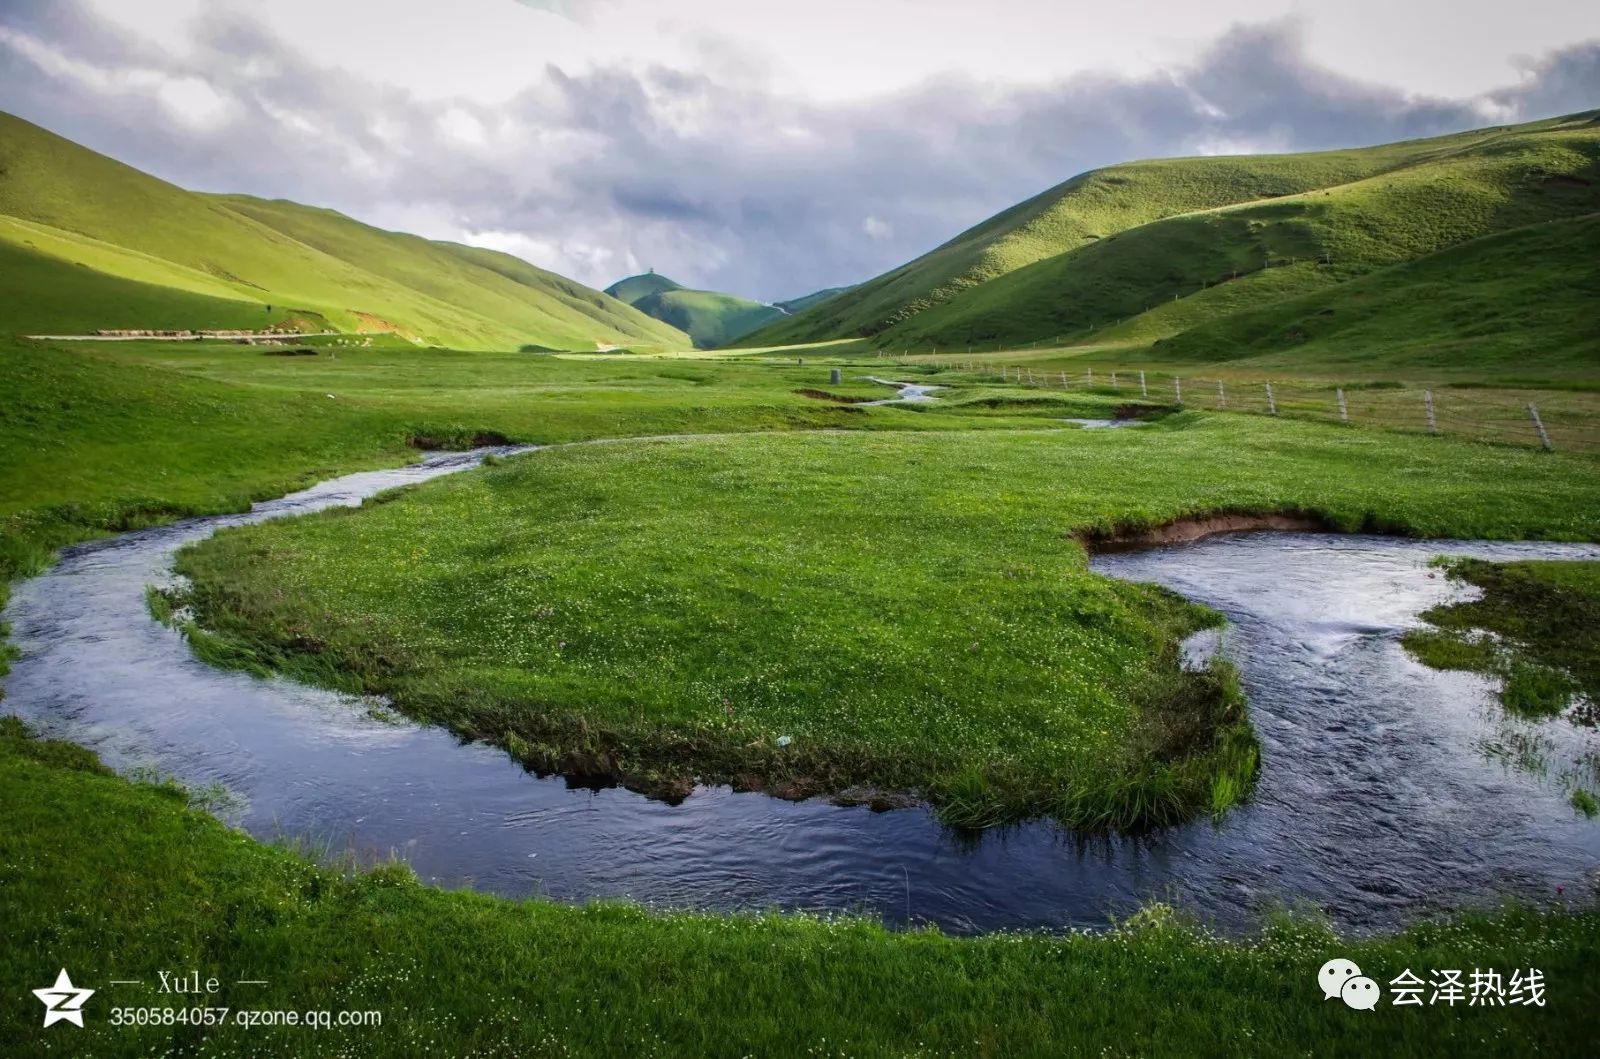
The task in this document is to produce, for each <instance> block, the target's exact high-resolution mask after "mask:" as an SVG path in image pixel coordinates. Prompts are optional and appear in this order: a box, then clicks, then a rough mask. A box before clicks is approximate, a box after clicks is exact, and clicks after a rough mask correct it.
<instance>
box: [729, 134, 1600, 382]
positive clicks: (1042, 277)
mask: <svg viewBox="0 0 1600 1059" xmlns="http://www.w3.org/2000/svg"><path fill="white" fill-rule="evenodd" d="M1596 210H1600V123H1597V119H1596V115H1594V114H1582V115H1576V116H1572V117H1568V118H1564V119H1552V120H1549V121H1543V122H1536V123H1532V124H1529V125H1522V126H1514V127H1509V128H1499V129H1488V130H1480V131H1477V132H1469V133H1461V134H1457V135H1453V136H1446V137H1437V138H1433V139H1427V140H1417V141H1412V142H1408V143H1401V144H1390V145H1386V146H1382V147H1373V148H1363V149H1356V150H1348V151H1331V152H1321V153H1315V154H1303V155H1277V156H1260V157H1243V158H1197V159H1173V160H1164V161H1154V162H1135V163H1129V164H1127V165H1120V166H1113V167H1110V168H1108V169H1102V170H1096V171H1094V172H1091V173H1086V174H1084V175H1082V176H1079V177H1075V178H1074V179H1072V180H1070V181H1068V182H1066V183H1065V184H1062V185H1060V186H1059V187H1056V188H1053V189H1051V190H1050V191H1048V192H1045V193H1044V194H1043V195H1040V196H1037V197H1035V198H1034V199H1030V200H1029V201H1027V202H1024V203H1022V204H1021V205H1018V206H1016V207H1013V208H1012V209H1010V210H1008V211H1006V212H1005V213H1002V214H1000V215H999V216H997V217H995V218H993V219H991V220H989V221H986V222H984V223H983V224H981V225H978V226H977V227H975V228H973V229H971V230H970V231H968V232H966V233H963V234H962V235H960V236H958V237H957V238H956V239H954V240H952V241H950V242H949V243H946V244H945V245H944V246H942V247H940V248H938V249H936V250H935V251H933V252H932V253H930V254H927V255H924V256H923V257H921V258H918V259H917V260H915V261H912V262H910V263H909V264H907V265H904V266H902V267H900V268H898V269H896V270H894V271H892V272H890V273H887V274H886V275H884V276H880V277H878V278H877V279H874V280H871V281H869V282H867V283H864V284H862V285H861V286H859V287H857V288H855V289H853V290H851V291H849V292H847V293H844V294H841V295H839V296H838V297H835V298H832V299H830V300H828V301H827V302H825V303H823V304H821V305H818V306H816V307H814V308H812V309H810V310H807V311H805V312H802V313H800V314H798V315H797V316H794V317H792V318H789V319H786V320H783V321H781V322H779V323H778V324H776V325H774V326H771V327H767V328H764V329H762V331H760V332H759V333H757V334H753V335H750V336H747V337H746V338H745V339H744V340H743V342H742V343H741V344H746V345H768V344H777V343H781V342H800V341H820V340H825V339H830V338H839V337H849V336H868V337H871V338H873V340H874V342H875V344H878V345H882V346H889V347H896V346H898V347H900V348H914V349H927V348H930V347H936V348H942V349H947V350H951V351H959V350H962V349H964V348H966V347H967V346H968V345H969V344H971V345H972V346H974V347H977V348H982V347H985V346H988V347H990V348H992V347H994V346H995V345H1015V344H1021V343H1028V342H1033V341H1036V340H1045V341H1059V342H1062V343H1072V342H1081V341H1096V342H1099V341H1105V340H1110V339H1111V338H1113V337H1120V338H1121V339H1122V340H1125V341H1129V342H1137V341H1146V342H1148V341H1154V340H1155V339H1158V338H1162V337H1166V336H1170V335H1175V334H1178V333H1180V332H1182V331H1185V330H1187V329H1189V328H1193V327H1199V326H1204V325H1206V324H1207V323H1208V322H1210V321H1215V320H1221V319H1223V318H1225V317H1227V316H1229V315H1230V314H1233V313H1236V312H1240V311H1252V310H1256V309H1260V308H1261V307H1262V306H1263V305H1266V304H1270V303H1271V302H1274V301H1277V300H1279V299H1282V298H1285V297H1294V296H1298V295H1302V294H1306V293H1308V292H1314V291H1325V292H1326V296H1327V297H1328V298H1330V299H1336V298H1337V297H1338V296H1337V295H1336V294H1334V293H1332V292H1333V291H1334V290H1336V289H1337V288H1338V287H1340V286H1341V285H1343V284H1346V283H1350V282H1353V281H1355V280H1358V279H1360V278H1361V277H1364V276H1368V275H1371V274H1374V273H1377V272H1379V271H1380V270H1385V269H1390V268H1393V267H1396V266H1399V265H1402V264H1405V263H1407V262H1413V261H1420V260H1421V259H1423V258H1425V257H1428V256H1430V255H1434V254H1437V253H1440V252H1442V251H1445V250H1447V249H1448V248H1450V247H1454V246H1459V245H1462V244H1465V243H1467V242H1469V241H1472V240H1475V239H1479V238H1482V237H1484V236H1488V235H1493V234H1495V233H1497V232H1508V231H1511V230H1513V229H1517V228H1521V227H1525V226H1528V225H1536V224H1542V223H1546V222H1550V221H1557V220H1562V219H1574V218H1578V217H1582V216H1584V215H1585V214H1589V213H1593V212H1595V211H1596ZM1454 260H1455V259H1453V258H1448V257H1446V258H1442V259H1441V261H1442V264H1437V265H1435V266H1434V267H1450V265H1451V263H1452V262H1453V261H1454ZM1518 267H1519V268H1523V269H1527V268H1535V269H1545V268H1556V267H1559V266H1557V265H1556V264H1554V263H1553V262H1549V261H1540V260H1533V261H1528V262H1523V263H1520V264H1519V265H1518ZM1526 278H1527V277H1523V279H1524V280H1525V279H1526ZM1550 279H1551V281H1550V282H1546V283H1540V284H1538V285H1539V286H1540V288H1541V289H1542V290H1544V291H1546V293H1547V294H1549V295H1550V296H1551V297H1553V298H1556V299H1569V300H1570V299H1577V298H1581V297H1582V292H1581V289H1580V288H1579V287H1577V286H1572V287H1570V288H1567V289H1564V288H1562V285H1561V283H1560V282H1559V281H1558V278H1557V277H1554V276H1552V277H1551V278H1550ZM1479 293H1480V295H1492V294H1493V293H1494V292H1492V291H1482V290H1480V292H1479ZM1506 319H1507V321H1508V323H1509V321H1510V319H1511V317H1507V318H1506ZM1437 323H1438V321H1435V324H1437ZM1414 337H1417V338H1419V339H1420V338H1422V337H1423V336H1421V335H1416V336H1414ZM1174 348H1176V347H1174ZM1195 348H1198V347H1195ZM1258 352H1259V350H1258Z"/></svg>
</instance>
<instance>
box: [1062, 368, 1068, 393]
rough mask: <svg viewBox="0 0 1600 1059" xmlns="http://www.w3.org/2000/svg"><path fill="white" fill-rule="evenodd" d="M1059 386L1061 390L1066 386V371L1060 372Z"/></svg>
mask: <svg viewBox="0 0 1600 1059" xmlns="http://www.w3.org/2000/svg"><path fill="white" fill-rule="evenodd" d="M1061 388H1062V389H1063V390H1065V389H1066V388H1067V373H1066V372H1062V373H1061Z"/></svg>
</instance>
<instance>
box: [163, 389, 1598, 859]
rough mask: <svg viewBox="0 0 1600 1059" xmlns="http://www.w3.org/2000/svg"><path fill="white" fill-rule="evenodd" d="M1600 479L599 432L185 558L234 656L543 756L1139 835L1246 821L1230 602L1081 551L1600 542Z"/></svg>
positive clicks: (918, 436) (963, 437)
mask: <svg viewBox="0 0 1600 1059" xmlns="http://www.w3.org/2000/svg"><path fill="white" fill-rule="evenodd" d="M1058 414H1059V413H1058ZM1380 453H1381V455H1380ZM1591 466H1592V465H1591V463H1590V462H1589V461H1587V460H1586V459H1583V458H1581V457H1566V458H1564V457H1561V456H1559V455H1557V456H1553V457H1552V456H1550V455H1548V454H1545V453H1542V452H1536V451H1532V450H1509V451H1500V450H1495V449H1490V448H1486V447H1484V446H1474V445H1465V444H1460V443H1451V442H1445V443H1442V444H1441V443H1440V442H1439V441H1438V440H1437V439H1423V438H1401V437H1395V436H1385V435H1372V434H1366V433H1353V432H1351V431H1347V430H1339V429H1338V428H1335V427H1328V426H1321V425H1313V424H1302V423H1293V424H1283V423H1273V422H1270V421H1266V420H1263V419H1255V418H1251V419H1246V418H1204V417H1200V416H1197V415H1195V414H1193V413H1184V414H1182V415H1176V416H1170V417H1167V418H1165V419H1163V420H1160V421H1157V422H1151V423H1146V424H1145V425H1143V426H1140V427H1138V428H1134V429H1125V430H1121V431H1088V430H1073V429H1066V430H1062V429H1055V430H1048V431H1042V432H1041V431H1038V430H1029V431H1017V430H987V431H948V432H927V433H904V432H890V433H828V434H823V435H817V434H803V435H802V434H789V435H783V436H772V435H760V436H756V435H750V436H730V437H720V438H699V439H684V440H676V441H648V442H639V443H635V444H615V445H603V446H572V447H566V448H559V449H551V450H548V451H542V452H536V453H532V454H528V455H524V456H519V457H515V458H513V459H509V460H507V461H506V462H505V464H504V465H503V466H496V467H494V468H491V469H489V470H487V471H485V472H483V473H481V474H474V475H469V476H465V477H462V478H460V479H457V480H453V481H449V482H440V483H437V484H434V485H430V486H428V487H426V488H422V489H418V490H415V491H414V492H410V493H407V494H405V495H401V496H398V497H394V498H383V499H380V500H376V501H373V502H369V504H368V505H367V506H366V508H365V509H364V510H360V511H354V512H352V511H344V510H341V511H338V512H328V513H325V514H321V515H317V516H312V517H308V518H303V519H296V520H292V521H288V522H279V523H272V524H265V525H260V526H254V527H248V528H243V529H236V530H229V531H226V532H224V533H222V534H219V535H218V536H217V537H215V538H213V539H212V540H210V541H208V542H206V543H203V544H201V545H199V546H197V547H195V548H193V549H191V550H190V551H188V552H187V553H185V555H184V556H183V558H182V559H181V561H180V564H179V569H180V570H181V571H182V572H183V573H185V574H187V575H188V576H189V577H190V578H191V579H192V581H193V587H192V589H191V590H190V592H189V593H188V594H186V595H185V596H184V597H183V598H182V600H181V602H182V603H184V604H186V605H188V606H190V607H191V608H192V609H193V611H194V612H195V614H196V615H197V618H198V621H199V624H200V625H201V626H202V627H204V628H205V629H207V630H209V631H210V634H206V635H203V636H201V637H199V638H198V642H199V643H200V644H201V650H202V652H203V653H204V654H205V655H206V656H207V657H209V658H213V659H215V660H221V661H230V662H233V663H234V664H242V665H249V666H252V667H264V668H283V669H286V670H288V671H290V672H293V673H295V674H296V675H298V676H301V677H302V678H305V679H311V680H315V681H318V682H322V683H328V684H332V685H334V686H338V687H343V688H346V689H348V690H360V691H371V692H381V693H384V694H387V695H389V696H391V697H392V698H393V700H394V701H395V702H396V704H397V705H398V706H399V708H400V709H402V710H403V711H405V712H407V713H410V714H412V715H414V716H417V717H420V718H423V719H426V720H429V721H432V722H435V723H441V724H445V725H448V726H450V727H451V728H453V729H455V730H457V731H459V732H461V733H463V734H464V735H468V736H470V737H473V738H478V739H489V740H492V741H495V742H499V743H501V744H502V745H504V746H506V747H507V748H508V749H510V750H511V751H512V752H513V753H514V754H516V755H517V756H519V757H521V758H523V759H524V760H526V761H528V762H529V764H531V765H534V766H536V767H538V768H540V769H543V770H553V771H558V772H567V773H570V774H577V775H599V776H604V777H607V778H621V779H623V780H625V781H628V782H630V783H632V784H635V785H637V786H639V787H640V788H641V789H645V790H651V789H657V788H660V787H668V788H670V787H672V786H674V785H677V786H681V787H685V788H686V787H687V786H688V785H690V784H691V783H692V781H693V780H694V779H696V778H699V779H701V780H711V781H717V782H732V783H736V784H741V785H745V786H759V787H764V788H767V789H775V790H778V791H780V792H785V793H794V794H811V793H823V794H840V793H845V792H853V791H860V790H887V791H890V792H893V793H901V792H909V793H912V794H916V795H919V796H925V797H928V798H930V799H931V800H932V801H933V802H934V804H935V805H936V806H940V807H941V808H942V809H943V810H944V811H945V813H946V815H947V818H950V819H952V820H954V821H958V822H962V823H967V824H973V823H987V822H993V821H996V820H1003V819H1009V818H1016V817H1020V816H1027V815H1039V814H1049V815H1054V816H1056V817H1058V818H1060V819H1062V820H1063V821H1065V822H1068V823H1072V824H1076V825H1079V826H1091V827H1092V826H1105V825H1112V826H1134V825H1141V824H1151V823H1163V822H1170V821H1173V820H1178V819H1182V818H1183V817H1185V816H1188V815H1192V814H1193V813H1195V812H1198V811H1213V812H1219V813H1220V812H1222V811H1223V810H1225V809H1226V808H1227V807H1228V806H1229V804H1231V802H1232V801H1233V800H1234V798H1236V797H1237V796H1238V794H1239V793H1241V792H1242V791H1244V790H1246V789H1248V786H1249V783H1250V781H1251V779H1252V777H1253V774H1254V769H1255V750H1254V745H1253V742H1252V740H1251V738H1250V736H1249V731H1248V726H1247V725H1246V724H1245V723H1244V720H1243V716H1242V715H1241V714H1240V712H1239V711H1238V704H1237V702H1236V701H1234V696H1235V695H1236V693H1233V692H1231V689H1230V688H1229V687H1228V683H1227V681H1226V679H1225V678H1221V677H1219V676H1218V675H1215V674H1208V675H1203V676H1197V675H1188V676H1186V675H1184V674H1182V673H1180V672H1179V669H1178V665H1177V658H1176V654H1175V645H1176V643H1177V641H1178V640H1179V639H1181V638H1182V636H1183V635H1184V634H1186V633H1187V632H1189V631H1192V630H1194V629H1195V628H1198V627H1199V626H1201V625H1203V624H1206V623H1207V622H1208V619H1207V617H1206V616H1205V615H1204V614H1201V613H1199V612H1197V611H1196V610H1195V608H1192V607H1190V606H1188V605H1187V604H1184V603H1182V602H1181V601H1178V600H1176V599H1174V598H1172V597H1170V596H1168V595H1167V594H1165V593H1162V592H1159V591H1155V590H1152V589H1149V588H1143V587H1135V586H1130V585H1126V584H1120V583H1115V582H1112V581H1108V580H1106V579H1104V578H1101V577H1098V576H1095V575H1092V574H1090V573H1089V572H1088V571H1087V570H1086V569H1085V565H1084V558H1085V554H1084V549H1083V546H1082V545H1081V544H1080V543H1079V541H1080V538H1081V537H1093V536H1095V535H1109V534H1111V533H1112V532H1114V531H1117V530H1124V531H1125V530H1128V529H1137V528H1141V527H1151V526H1159V525H1163V524H1165V523H1169V522H1173V521H1176V520H1179V519H1183V518H1185V517H1194V516H1206V515H1210V514H1213V513H1217V512H1230V513H1241V512H1242V513H1250V512H1257V513H1262V514H1269V513H1274V512H1278V511H1299V512H1306V513H1312V514H1315V515H1316V516H1318V517H1320V518H1322V519H1325V520H1326V521H1327V522H1328V523H1329V524H1330V525H1334V526H1338V527H1342V528H1345V529H1349V530H1357V529H1362V528H1370V527H1377V528H1382V529H1386V530H1389V531H1393V532H1401V533H1410V534H1418V535H1426V536H1440V537H1445V536H1454V537H1526V536H1544V537H1557V538H1574V539H1591V538H1594V537H1597V536H1600V483H1596V482H1594V481H1593V476H1592V475H1588V474H1587V473H1586V472H1587V471H1588V470H1589V469H1590V467H1591ZM464 527H466V528H465V529H464Z"/></svg>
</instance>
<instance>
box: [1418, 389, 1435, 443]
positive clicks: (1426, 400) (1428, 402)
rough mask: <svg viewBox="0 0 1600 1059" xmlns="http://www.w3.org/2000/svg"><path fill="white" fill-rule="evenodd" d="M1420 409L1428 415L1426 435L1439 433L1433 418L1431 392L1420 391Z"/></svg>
mask: <svg viewBox="0 0 1600 1059" xmlns="http://www.w3.org/2000/svg"><path fill="white" fill-rule="evenodd" d="M1422 407H1423V410H1424V411H1426V412H1427V413H1428V433H1430V434H1437V433H1439V423H1438V421H1437V420H1435V419H1434V418H1433V391H1432V390H1423V391H1422Z"/></svg>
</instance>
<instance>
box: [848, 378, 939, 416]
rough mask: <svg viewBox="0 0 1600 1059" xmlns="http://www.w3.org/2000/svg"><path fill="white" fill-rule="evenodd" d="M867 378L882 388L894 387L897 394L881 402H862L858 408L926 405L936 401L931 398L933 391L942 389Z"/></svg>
mask: <svg viewBox="0 0 1600 1059" xmlns="http://www.w3.org/2000/svg"><path fill="white" fill-rule="evenodd" d="M867 378H868V379H870V380H871V381H872V382H875V383H879V384H881V385H883V386H893V387H896V388H897V390H898V392H897V393H896V394H895V395H894V396H893V397H886V398H884V399H883V400H881V401H862V402H861V404H860V405H858V406H857V407H860V408H876V407H877V406H878V405H884V404H926V403H927V402H929V401H937V400H938V398H937V397H935V396H933V391H934V390H942V389H943V388H944V387H942V386H933V385H929V384H927V383H920V382H896V381H894V380H893V379H880V378H878V377H877V376H876V375H868V376H867Z"/></svg>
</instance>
